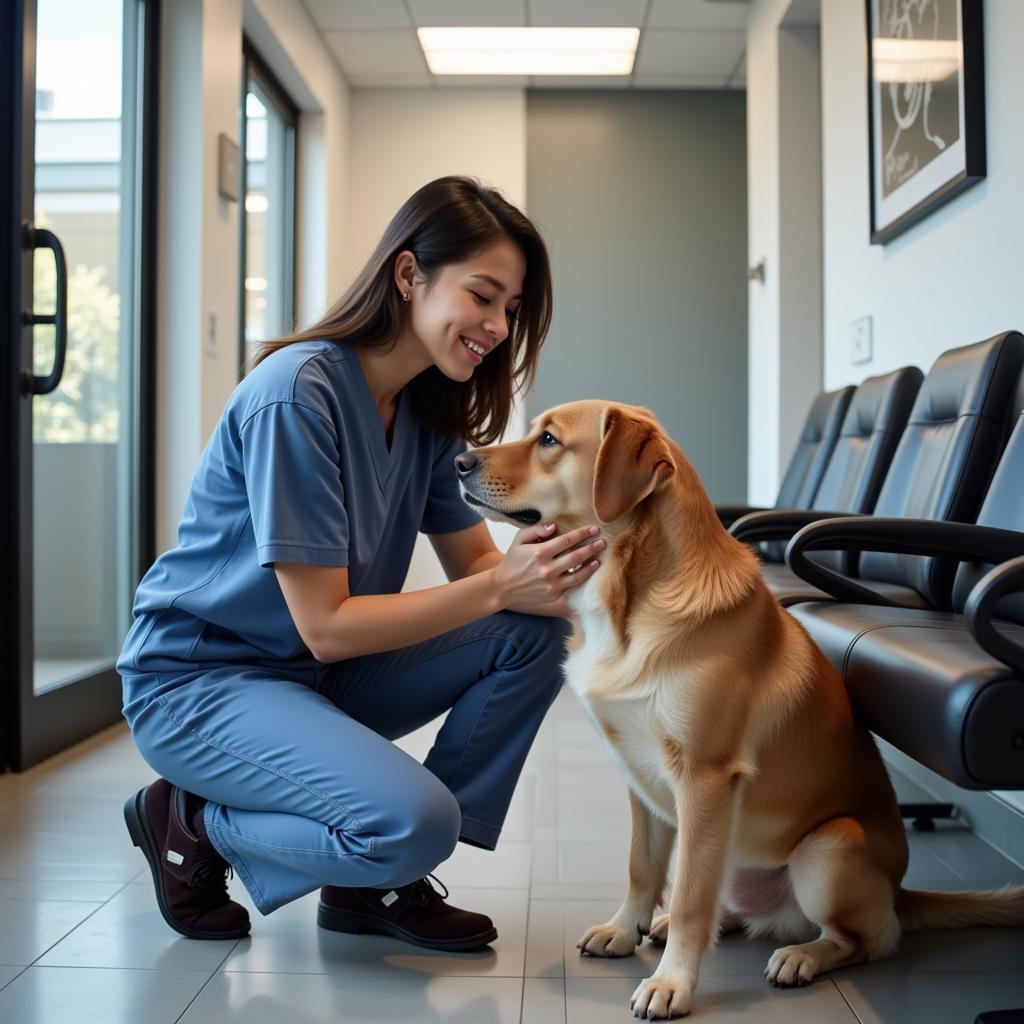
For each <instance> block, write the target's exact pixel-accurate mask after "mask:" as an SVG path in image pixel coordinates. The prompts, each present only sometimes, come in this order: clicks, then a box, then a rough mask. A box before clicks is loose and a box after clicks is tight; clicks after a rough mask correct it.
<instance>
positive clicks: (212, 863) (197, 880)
mask: <svg viewBox="0 0 1024 1024" xmlns="http://www.w3.org/2000/svg"><path fill="white" fill-rule="evenodd" d="M234 877H235V871H234V868H232V867H231V865H230V864H228V863H227V862H226V861H224V860H222V859H221V858H220V857H203V858H201V859H200V860H197V861H196V862H195V864H193V865H192V869H191V870H190V871H189V873H188V877H187V878H186V879H185V883H186V884H187V885H189V886H191V887H192V888H193V889H205V888H207V887H208V886H211V885H215V884H216V883H217V882H218V881H219V882H220V883H221V884H222V885H223V887H224V889H225V891H226V890H227V887H228V879H229V878H234Z"/></svg>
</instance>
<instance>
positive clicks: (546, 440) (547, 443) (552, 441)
mask: <svg viewBox="0 0 1024 1024" xmlns="http://www.w3.org/2000/svg"><path fill="white" fill-rule="evenodd" d="M537 444H539V445H541V447H543V448H550V447H551V446H552V445H556V444H558V438H557V437H555V435H554V434H551V433H549V432H548V431H546V430H545V431H544V433H543V434H541V435H540V437H539V438H538V439H537Z"/></svg>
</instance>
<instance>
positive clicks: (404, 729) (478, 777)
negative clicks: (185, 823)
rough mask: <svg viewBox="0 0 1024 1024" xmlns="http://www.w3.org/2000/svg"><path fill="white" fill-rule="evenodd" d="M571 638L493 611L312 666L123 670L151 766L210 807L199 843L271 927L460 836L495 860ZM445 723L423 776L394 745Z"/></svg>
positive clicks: (381, 878)
mask: <svg viewBox="0 0 1024 1024" xmlns="http://www.w3.org/2000/svg"><path fill="white" fill-rule="evenodd" d="M568 632H569V624H568V622H567V621H566V620H565V619H562V618H554V617H547V616H537V615H522V614H519V613H516V612H510V611H504V612H499V613H498V614H497V615H490V616H487V617H485V618H482V619H479V620H477V621H476V622H473V623H470V624H469V625H468V626H464V627H462V628H461V629H456V630H453V631H451V632H449V633H444V634H442V635H441V636H439V637H435V638H434V639H432V640H428V641H426V642H424V643H419V644H413V645H412V646H410V647H404V648H401V649H399V650H397V651H388V652H385V653H381V654H371V655H366V656H364V657H359V658H351V659H348V660H346V661H340V662H336V663H333V664H330V665H322V666H319V667H317V668H315V669H303V670H295V671H290V670H289V669H288V667H287V666H286V665H282V666H281V667H280V668H277V667H274V668H268V667H266V666H260V667H254V666H251V665H245V664H233V665H219V666H215V667H198V666H197V667H196V669H195V670H193V671H188V672H181V673H178V672H174V673H168V672H160V673H144V674H137V675H125V676H124V677H123V691H124V717H125V719H126V720H127V722H128V725H129V726H130V728H131V731H132V735H133V737H134V739H135V743H136V745H137V746H138V748H139V751H140V753H141V754H142V756H143V757H144V758H145V759H146V761H147V762H148V763H149V765H150V766H151V767H152V768H153V770H154V771H156V772H157V773H158V774H160V775H162V776H163V777H164V778H165V779H167V780H169V781H170V782H172V783H174V784H175V785H177V786H180V787H182V788H183V789H186V790H188V791H189V792H192V793H196V794H198V795H199V796H202V797H205V799H206V800H207V801H208V803H207V804H206V809H205V815H204V820H205V822H206V828H207V831H208V833H209V836H210V840H211V841H212V842H213V845H214V846H215V847H216V848H217V850H218V851H219V852H220V853H221V855H222V856H223V857H224V858H225V859H226V860H227V861H228V863H229V864H231V865H232V867H234V869H235V872H236V874H237V875H238V877H239V878H240V879H241V880H242V882H243V883H244V885H245V887H246V889H248V891H249V894H250V895H251V896H252V899H253V902H254V903H255V905H256V907H257V908H258V909H259V910H260V912H261V913H263V914H269V913H270V912H271V911H273V910H276V909H277V908H278V907H281V906H283V905H284V904H286V903H289V902H290V901H291V900H294V899H297V898H298V897H300V896H304V895H305V894H306V893H308V892H312V891H313V890H315V889H317V888H319V887H320V886H321V885H343V886H359V887H361V886H374V887H381V888H383V887H394V886H399V885H405V884H407V883H409V882H412V881H415V880H416V879H417V878H422V877H423V876H424V875H425V874H427V873H428V872H429V871H432V870H433V869H434V868H435V867H436V866H437V865H438V864H440V863H441V862H442V861H443V860H446V859H447V858H448V857H449V856H450V855H451V853H452V851H453V850H454V848H455V843H456V841H457V840H459V839H462V840H463V841H466V842H469V843H471V844H473V845H477V846H482V847H484V848H486V849H493V848H494V846H495V845H496V843H497V841H498V835H499V833H500V831H501V826H502V823H503V822H504V820H505V814H506V812H507V810H508V805H509V801H510V800H511V798H512V793H513V790H514V789H515V786H516V782H517V781H518V779H519V773H520V771H521V769H522V767H523V762H524V761H525V760H526V755H527V753H528V751H529V749H530V745H531V744H532V742H533V738H534V736H535V735H536V733H537V729H538V728H539V727H540V723H541V721H542V720H543V718H544V715H545V713H546V712H547V709H548V708H549V707H550V705H551V703H552V701H553V700H554V698H555V697H556V696H557V694H558V690H559V688H560V686H561V684H562V680H563V675H562V661H563V660H564V656H565V644H564V640H565V638H566V637H567V636H568ZM445 711H447V712H448V715H447V717H446V718H445V720H444V724H443V725H442V726H441V728H440V730H439V731H438V734H437V737H436V739H435V741H434V745H433V747H432V748H431V750H430V753H429V754H428V755H427V758H426V761H425V762H424V764H422V765H421V764H420V763H419V762H418V761H417V760H415V759H414V758H412V757H410V756H409V755H408V754H406V753H405V752H404V751H403V750H401V749H400V748H398V747H397V746H395V745H394V744H393V743H391V742H390V741H391V740H393V739H395V738H397V737H399V736H404V735H406V734H407V733H410V732H412V731H413V730H414V729H417V728H419V727H420V726H422V725H424V724H425V723H427V722H429V721H431V720H432V719H434V718H435V717H437V716H438V715H440V714H442V713H443V712H445Z"/></svg>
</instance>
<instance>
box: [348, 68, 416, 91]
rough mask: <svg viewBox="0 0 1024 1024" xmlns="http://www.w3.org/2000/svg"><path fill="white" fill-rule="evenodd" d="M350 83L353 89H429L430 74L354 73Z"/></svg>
mask: <svg viewBox="0 0 1024 1024" xmlns="http://www.w3.org/2000/svg"><path fill="white" fill-rule="evenodd" d="M348 81H349V85H351V86H352V88H353V89H429V88H430V86H431V81H430V75H429V74H428V73H427V72H426V71H424V72H423V73H422V74H419V75H352V76H350V77H349V80H348Z"/></svg>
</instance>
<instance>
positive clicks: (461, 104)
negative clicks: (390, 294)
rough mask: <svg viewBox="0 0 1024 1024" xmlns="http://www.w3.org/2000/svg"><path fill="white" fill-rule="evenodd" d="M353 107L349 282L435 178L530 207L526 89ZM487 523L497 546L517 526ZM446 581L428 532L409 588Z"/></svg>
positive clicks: (369, 98) (392, 96) (452, 92)
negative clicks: (480, 187) (464, 182)
mask: <svg viewBox="0 0 1024 1024" xmlns="http://www.w3.org/2000/svg"><path fill="white" fill-rule="evenodd" d="M351 104H352V118H351V139H350V150H349V151H350V154H351V164H350V168H351V184H350V188H349V200H350V208H349V224H350V231H349V233H348V247H347V252H346V261H345V267H346V272H345V279H346V280H350V279H351V278H353V277H354V276H355V275H356V273H358V271H359V269H360V268H361V267H362V265H363V264H364V263H365V262H366V260H367V259H368V258H369V256H370V254H371V253H372V251H373V248H374V246H375V245H376V243H377V241H378V239H379V238H380V236H381V234H382V233H383V231H384V228H385V227H386V226H387V224H388V222H389V221H390V220H391V218H392V217H393V216H394V214H395V213H396V212H397V210H398V208H399V207H400V206H401V205H402V203H403V202H404V201H405V200H406V199H408V198H409V196H411V195H412V194H413V192H415V191H416V189H418V188H419V187H420V186H421V185H425V184H426V183H427V182H428V181H432V180H433V179H434V178H438V177H441V176H442V175H445V174H468V175H470V176H471V177H475V178H479V179H480V180H481V181H483V182H484V184H486V185H491V186H493V187H495V188H497V189H499V190H500V191H501V193H502V194H503V195H504V196H505V198H506V199H507V200H508V201H509V202H511V203H513V204H514V205H516V206H518V207H519V208H520V209H526V96H525V93H524V91H523V90H521V89H486V90H484V89H477V90H472V91H470V90H462V89H447V88H446V89H444V90H436V91H434V90H430V91H426V90H413V89H366V90H363V89H356V90H354V91H353V92H352V98H351ZM526 212H527V213H528V212H529V211H528V210H526ZM522 428H523V422H522V416H521V414H520V413H519V411H518V410H517V414H516V416H515V417H514V418H513V422H512V424H511V425H510V427H509V430H508V431H507V433H506V438H511V437H515V436H521V431H522ZM487 525H488V527H489V528H490V530H491V533H492V535H493V536H494V539H495V542H496V543H497V545H498V546H499V547H500V548H502V549H504V548H506V547H507V546H508V541H509V540H510V539H511V538H512V537H513V536H514V534H515V532H516V531H515V530H514V529H513V528H512V527H511V526H505V525H503V524H499V523H490V522H489V523H488V524H487ZM445 582H447V581H446V578H445V576H444V573H443V572H442V570H441V567H440V565H439V563H438V562H437V559H436V558H435V556H434V553H433V549H432V548H431V547H430V543H429V541H427V540H426V539H425V538H424V537H423V536H422V535H421V536H420V538H419V541H418V542H417V545H416V550H415V551H414V553H413V560H412V565H411V567H410V569H409V576H408V579H407V580H406V585H405V589H406V590H420V589H423V588H424V587H432V586H438V585H440V584H442V583H445Z"/></svg>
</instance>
